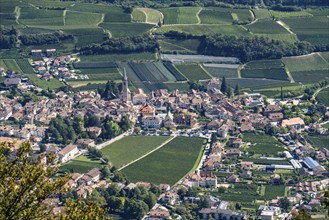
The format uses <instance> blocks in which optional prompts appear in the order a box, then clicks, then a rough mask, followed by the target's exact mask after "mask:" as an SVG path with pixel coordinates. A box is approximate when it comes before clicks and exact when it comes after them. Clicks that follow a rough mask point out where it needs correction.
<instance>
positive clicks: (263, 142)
mask: <svg viewBox="0 0 329 220" xmlns="http://www.w3.org/2000/svg"><path fill="white" fill-rule="evenodd" d="M243 141H245V142H251V143H252V146H250V147H249V148H248V149H247V151H248V152H253V153H254V154H262V155H272V156H275V155H277V153H278V152H279V151H283V150H284V148H283V146H282V145H281V144H280V142H279V141H278V140H276V139H275V138H274V137H272V136H269V135H266V134H254V133H245V134H243Z"/></svg>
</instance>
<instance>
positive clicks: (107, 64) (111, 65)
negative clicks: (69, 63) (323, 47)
mask: <svg viewBox="0 0 329 220" xmlns="http://www.w3.org/2000/svg"><path fill="white" fill-rule="evenodd" d="M73 66H74V68H76V69H89V68H117V64H116V63H115V62H111V61H101V62H77V63H74V64H73Z"/></svg>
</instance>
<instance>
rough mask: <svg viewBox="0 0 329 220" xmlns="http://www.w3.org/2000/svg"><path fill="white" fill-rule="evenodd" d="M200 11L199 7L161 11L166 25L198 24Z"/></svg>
mask: <svg viewBox="0 0 329 220" xmlns="http://www.w3.org/2000/svg"><path fill="white" fill-rule="evenodd" d="M200 10H201V8H199V7H175V8H164V9H161V10H160V11H161V12H162V13H163V16H164V20H163V23H164V24H197V23H199V20H198V18H197V13H198V12H199V11H200Z"/></svg>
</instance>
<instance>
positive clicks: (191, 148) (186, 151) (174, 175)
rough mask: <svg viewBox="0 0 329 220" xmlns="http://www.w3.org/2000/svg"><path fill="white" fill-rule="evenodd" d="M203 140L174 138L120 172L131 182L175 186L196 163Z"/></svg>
mask: <svg viewBox="0 0 329 220" xmlns="http://www.w3.org/2000/svg"><path fill="white" fill-rule="evenodd" d="M203 142H204V139H202V138H196V137H193V138H190V137H176V138H175V139H174V140H172V141H171V142H169V143H168V144H166V145H165V146H163V147H162V148H160V149H159V150H157V151H155V152H153V153H152V154H150V155H148V156H147V157H145V158H143V159H141V160H139V161H137V162H136V163H134V164H132V165H130V166H128V167H126V168H124V169H123V170H122V171H123V172H124V173H125V174H126V175H127V177H128V179H129V180H130V181H132V182H138V181H146V182H151V183H154V184H161V183H167V184H170V185H173V184H175V183H176V182H177V181H179V180H180V179H181V178H183V177H184V176H185V175H186V174H187V173H189V172H190V171H191V169H192V168H194V166H195V165H196V164H197V163H198V160H199V159H200V158H201V149H202V148H201V146H202V145H203Z"/></svg>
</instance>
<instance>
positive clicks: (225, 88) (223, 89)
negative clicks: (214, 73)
mask: <svg viewBox="0 0 329 220" xmlns="http://www.w3.org/2000/svg"><path fill="white" fill-rule="evenodd" d="M220 91H221V92H222V93H223V94H226V92H227V85H226V79H225V76H223V78H222V85H221V86H220Z"/></svg>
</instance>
